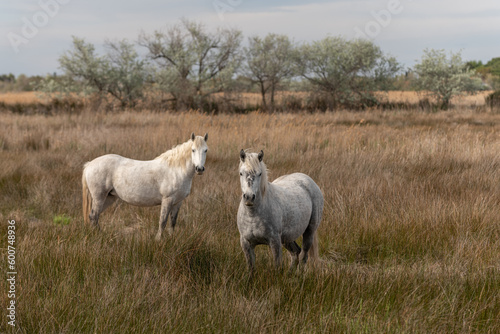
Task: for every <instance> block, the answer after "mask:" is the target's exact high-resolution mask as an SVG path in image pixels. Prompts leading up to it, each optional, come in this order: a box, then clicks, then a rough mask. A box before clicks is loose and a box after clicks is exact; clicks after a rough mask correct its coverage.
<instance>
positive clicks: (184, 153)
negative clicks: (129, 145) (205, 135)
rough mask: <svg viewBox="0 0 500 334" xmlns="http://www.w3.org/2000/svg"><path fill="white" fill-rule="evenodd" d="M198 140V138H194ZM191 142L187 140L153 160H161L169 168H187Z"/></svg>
mask: <svg viewBox="0 0 500 334" xmlns="http://www.w3.org/2000/svg"><path fill="white" fill-rule="evenodd" d="M196 140H199V138H195V142H196ZM192 143H193V141H192V140H188V141H187V142H185V143H182V144H179V145H177V146H174V147H173V148H172V149H170V150H168V151H167V152H165V153H162V154H160V155H159V156H157V157H156V158H155V160H162V161H164V162H166V163H167V164H168V165H169V166H171V167H181V168H183V169H186V168H187V161H188V160H189V159H191V144H192Z"/></svg>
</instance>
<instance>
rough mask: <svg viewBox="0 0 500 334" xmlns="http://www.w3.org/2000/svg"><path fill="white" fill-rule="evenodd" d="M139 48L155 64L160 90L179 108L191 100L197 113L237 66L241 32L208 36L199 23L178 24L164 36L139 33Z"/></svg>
mask: <svg viewBox="0 0 500 334" xmlns="http://www.w3.org/2000/svg"><path fill="white" fill-rule="evenodd" d="M139 44H140V45H142V46H144V47H146V48H147V49H148V51H149V54H148V56H149V58H150V59H152V60H154V61H155V62H156V65H157V69H156V71H155V73H154V80H155V81H157V82H158V83H159V85H160V87H161V88H162V89H163V90H166V91H168V92H169V93H171V94H172V96H173V98H174V100H175V101H176V102H177V103H178V104H180V105H182V104H187V105H189V104H190V103H189V97H192V96H194V99H195V103H196V104H197V105H198V107H199V108H200V109H201V108H202V102H203V100H204V99H205V98H206V97H207V96H209V95H211V94H213V93H215V92H220V91H223V90H224V89H227V88H228V87H227V86H228V83H229V82H230V81H231V78H232V76H233V74H234V73H235V71H236V69H237V67H238V66H239V64H240V55H239V52H238V51H239V48H240V44H241V32H240V31H238V30H234V29H221V28H219V29H217V31H216V32H215V33H209V32H207V31H206V28H205V27H204V26H203V25H202V24H201V23H196V22H192V21H188V20H182V21H181V23H180V24H177V25H174V26H172V27H170V28H169V29H168V30H167V31H166V32H161V31H155V32H154V33H153V34H151V35H147V34H146V33H144V32H143V33H141V35H140V36H139Z"/></svg>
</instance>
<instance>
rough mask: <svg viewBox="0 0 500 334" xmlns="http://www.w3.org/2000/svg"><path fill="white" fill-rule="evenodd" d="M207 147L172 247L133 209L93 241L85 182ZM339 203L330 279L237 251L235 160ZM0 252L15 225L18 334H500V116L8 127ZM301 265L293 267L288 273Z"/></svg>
mask: <svg viewBox="0 0 500 334" xmlns="http://www.w3.org/2000/svg"><path fill="white" fill-rule="evenodd" d="M192 131H194V132H196V133H197V134H204V133H205V132H208V133H209V140H208V145H209V152H208V157H207V162H206V165H205V167H206V172H205V174H204V175H203V176H201V177H200V176H195V179H194V182H193V189H192V193H191V195H190V196H189V197H188V198H187V199H186V201H185V203H184V204H183V206H182V207H181V210H180V214H179V219H178V224H177V226H178V227H177V230H176V235H175V237H173V238H172V237H165V238H164V239H163V241H161V242H159V243H157V242H155V241H154V235H155V233H156V229H157V222H158V218H159V208H158V207H156V208H137V207H132V206H129V205H127V204H124V203H118V204H117V205H115V206H113V207H111V208H109V209H108V210H107V211H106V212H105V213H104V214H103V215H102V216H101V220H100V224H101V227H102V231H101V232H96V231H94V229H93V228H91V227H90V226H85V225H84V224H83V218H82V216H81V171H82V166H83V164H84V163H85V162H86V161H89V160H91V159H93V158H95V157H97V156H100V155H103V154H106V153H117V154H121V155H124V156H127V157H131V158H135V159H152V158H154V157H156V156H157V155H159V154H161V153H163V152H164V151H166V150H167V149H170V148H171V147H172V146H174V145H175V144H178V143H180V142H184V141H185V140H187V139H188V137H189V135H190V133H191V132H192ZM241 148H250V149H252V150H254V151H257V150H260V149H263V150H264V152H265V162H266V163H267V166H268V168H269V170H270V179H271V180H272V179H274V178H276V177H278V176H279V175H282V174H286V173H290V172H296V171H300V172H303V173H306V174H309V175H310V176H311V177H312V178H313V179H315V180H316V182H317V183H318V185H319V186H320V188H321V189H322V191H323V193H324V196H325V210H324V215H323V220H322V223H321V226H320V228H319V230H318V233H319V242H320V257H321V259H322V261H321V263H320V265H319V266H318V268H316V269H314V270H312V269H311V270H308V271H306V272H304V273H296V274H288V273H287V271H286V270H282V271H274V270H273V269H272V261H271V257H270V254H269V252H268V250H267V248H266V247H263V246H262V247H260V248H259V247H257V266H256V272H255V277H254V278H253V280H251V281H249V280H248V279H247V274H246V263H245V260H244V257H243V253H242V251H241V249H240V246H239V234H238V230H237V227H236V212H237V207H238V203H239V198H240V195H241V194H240V186H239V177H238V171H237V170H238V152H239V150H240V149H241ZM0 199H1V200H0V231H1V233H0V245H1V246H0V248H1V250H2V252H3V253H4V254H2V257H1V259H2V260H1V266H0V267H1V268H2V270H4V272H7V271H8V270H7V263H6V259H7V255H6V254H7V225H8V221H9V220H15V222H16V264H15V266H16V271H17V280H16V327H15V328H12V327H11V326H9V325H7V320H6V314H7V311H6V306H5V305H7V304H8V302H9V299H8V298H7V293H6V292H7V290H8V286H7V282H6V280H5V279H3V280H1V284H0V288H1V289H2V293H0V301H1V305H2V310H3V311H2V312H3V313H2V321H1V324H0V332H2V333H4V332H6V333H11V332H15V333H167V332H172V333H188V332H191V333H220V332H229V333H288V332H290V333H291V332H293V333H318V332H330V333H341V332H342V333H344V332H345V333H499V332H500V218H499V217H500V115H498V114H491V113H476V112H473V111H470V109H467V110H465V109H464V110H451V111H447V112H437V113H432V114H429V113H419V112H406V111H405V112H403V111H401V112H378V111H377V112H357V113H351V112H335V113H321V114H320V113H316V114H301V113H298V114H275V115H266V114H259V113H251V114H248V115H215V116H209V115H201V114H198V113H177V114H168V113H163V114H154V113H148V112H143V113H135V112H120V113H111V114H104V113H90V112H82V113H80V114H73V115H64V114H61V115H57V116H42V115H32V116H25V115H17V114H9V113H3V114H0ZM287 260H288V259H287Z"/></svg>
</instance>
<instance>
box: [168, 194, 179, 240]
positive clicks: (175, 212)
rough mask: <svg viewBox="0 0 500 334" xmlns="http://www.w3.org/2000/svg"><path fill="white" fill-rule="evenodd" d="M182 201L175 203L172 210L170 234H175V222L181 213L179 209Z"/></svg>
mask: <svg viewBox="0 0 500 334" xmlns="http://www.w3.org/2000/svg"><path fill="white" fill-rule="evenodd" d="M181 204H182V202H179V203H177V204H175V205H174V206H173V207H172V210H171V211H170V226H169V227H168V234H169V235H171V236H172V235H174V228H175V224H176V223H177V216H178V215H179V209H180V208H181Z"/></svg>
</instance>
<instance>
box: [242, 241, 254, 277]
mask: <svg viewBox="0 0 500 334" xmlns="http://www.w3.org/2000/svg"><path fill="white" fill-rule="evenodd" d="M240 244H241V249H243V253H244V254H245V258H246V260H247V265H248V272H249V273H250V276H252V274H253V268H254V266H255V252H254V246H252V244H251V243H250V242H248V240H247V239H245V238H240Z"/></svg>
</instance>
